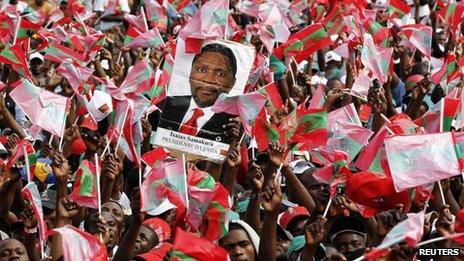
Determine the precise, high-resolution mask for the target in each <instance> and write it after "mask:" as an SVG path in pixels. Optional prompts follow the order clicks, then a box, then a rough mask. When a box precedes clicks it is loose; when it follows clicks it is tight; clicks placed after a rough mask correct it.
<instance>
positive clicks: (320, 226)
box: [305, 217, 327, 249]
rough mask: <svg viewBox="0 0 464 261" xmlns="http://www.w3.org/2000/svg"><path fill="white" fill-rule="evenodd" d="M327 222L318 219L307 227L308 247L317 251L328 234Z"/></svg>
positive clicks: (321, 218) (323, 219)
mask: <svg viewBox="0 0 464 261" xmlns="http://www.w3.org/2000/svg"><path fill="white" fill-rule="evenodd" d="M325 222H327V219H325V218H323V217H318V218H317V219H316V221H314V222H312V223H310V224H308V225H306V230H305V239H306V245H307V246H308V247H310V248H314V249H315V248H316V247H317V246H319V244H320V243H321V242H322V240H324V238H325V236H326V234H327V231H326V229H325Z"/></svg>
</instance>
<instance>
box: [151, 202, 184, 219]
mask: <svg viewBox="0 0 464 261" xmlns="http://www.w3.org/2000/svg"><path fill="white" fill-rule="evenodd" d="M175 208H177V207H176V205H174V204H172V203H171V201H169V199H165V200H164V201H163V202H162V203H161V204H160V205H159V206H158V207H156V208H155V209H152V210H150V211H147V214H148V215H150V216H158V215H161V214H163V213H164V212H166V211H168V210H171V209H175Z"/></svg>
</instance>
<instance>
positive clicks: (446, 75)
mask: <svg viewBox="0 0 464 261" xmlns="http://www.w3.org/2000/svg"><path fill="white" fill-rule="evenodd" d="M460 75H461V73H460V71H459V67H458V64H457V62H456V58H455V56H454V55H453V54H448V56H447V57H446V58H445V62H444V63H443V66H442V68H441V69H440V70H439V71H438V72H436V73H435V74H433V75H432V76H431V77H430V81H431V82H432V83H435V84H439V83H441V82H443V81H445V80H446V83H447V84H448V83H449V82H451V81H452V80H454V79H456V78H457V77H459V76H460Z"/></svg>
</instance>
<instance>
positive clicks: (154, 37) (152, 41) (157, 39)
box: [122, 27, 166, 49]
mask: <svg viewBox="0 0 464 261" xmlns="http://www.w3.org/2000/svg"><path fill="white" fill-rule="evenodd" d="M151 47H155V48H165V47H166V44H165V43H164V41H163V38H162V37H161V35H160V33H159V32H158V29H156V27H154V28H153V29H151V30H150V31H148V32H146V33H143V34H140V35H138V36H136V37H135V38H134V39H132V41H130V42H128V43H127V44H125V45H124V46H123V47H122V48H125V49H134V48H151Z"/></svg>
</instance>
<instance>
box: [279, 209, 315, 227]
mask: <svg viewBox="0 0 464 261" xmlns="http://www.w3.org/2000/svg"><path fill="white" fill-rule="evenodd" d="M300 216H307V217H309V212H308V210H307V209H306V208H305V207H299V206H297V207H289V208H288V209H287V210H285V212H284V214H282V217H281V218H280V225H281V226H282V227H283V228H284V229H287V226H288V224H289V223H290V222H291V221H292V220H293V219H295V218H296V217H300Z"/></svg>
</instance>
